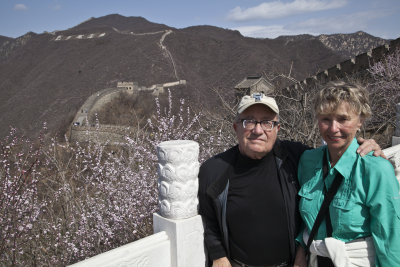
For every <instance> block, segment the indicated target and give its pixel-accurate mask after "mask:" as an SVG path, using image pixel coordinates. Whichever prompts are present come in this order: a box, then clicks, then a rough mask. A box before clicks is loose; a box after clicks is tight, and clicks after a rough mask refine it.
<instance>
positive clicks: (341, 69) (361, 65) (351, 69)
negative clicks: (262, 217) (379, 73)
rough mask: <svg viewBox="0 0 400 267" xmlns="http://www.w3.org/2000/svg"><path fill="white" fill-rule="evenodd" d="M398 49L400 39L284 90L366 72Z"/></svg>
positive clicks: (399, 47)
mask: <svg viewBox="0 0 400 267" xmlns="http://www.w3.org/2000/svg"><path fill="white" fill-rule="evenodd" d="M396 49H400V38H397V39H395V40H392V41H391V42H390V44H389V45H382V46H378V47H376V48H374V49H372V50H371V51H369V52H366V53H363V54H360V55H357V56H356V57H355V58H351V59H348V60H345V61H343V62H341V63H339V64H336V65H335V66H332V67H330V68H328V69H326V70H324V71H321V72H319V73H317V74H315V75H314V76H312V77H309V78H306V79H304V80H303V81H300V82H298V83H295V84H292V85H290V86H288V87H287V88H286V90H295V89H298V88H299V86H301V87H309V86H314V85H316V84H324V83H327V82H329V81H333V80H337V79H341V78H344V77H347V76H348V75H351V74H354V73H358V72H361V71H365V70H367V69H368V68H369V67H370V66H371V65H372V64H374V63H375V62H378V61H380V60H381V59H382V58H383V57H384V56H385V55H387V54H390V53H392V52H394V51H395V50H396Z"/></svg>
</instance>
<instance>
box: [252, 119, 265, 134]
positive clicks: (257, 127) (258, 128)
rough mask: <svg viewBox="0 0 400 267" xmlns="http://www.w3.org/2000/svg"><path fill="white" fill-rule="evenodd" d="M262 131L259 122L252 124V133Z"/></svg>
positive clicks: (260, 132)
mask: <svg viewBox="0 0 400 267" xmlns="http://www.w3.org/2000/svg"><path fill="white" fill-rule="evenodd" d="M263 132H264V130H263V128H262V127H261V123H260V122H257V123H256V125H255V126H254V129H253V133H255V134H262V133H263Z"/></svg>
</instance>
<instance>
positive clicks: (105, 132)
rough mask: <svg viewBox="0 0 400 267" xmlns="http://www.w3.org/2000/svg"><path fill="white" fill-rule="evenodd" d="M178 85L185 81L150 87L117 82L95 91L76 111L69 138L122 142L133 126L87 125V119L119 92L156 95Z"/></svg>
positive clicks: (71, 139)
mask: <svg viewBox="0 0 400 267" xmlns="http://www.w3.org/2000/svg"><path fill="white" fill-rule="evenodd" d="M178 85H186V81H185V80H180V81H176V82H168V83H164V84H154V85H152V86H150V87H144V86H139V85H138V84H137V83H134V82H118V83H117V87H116V88H107V89H103V90H101V91H98V92H96V93H95V94H93V95H91V96H89V97H88V99H87V100H86V101H85V103H83V105H82V106H81V108H80V109H79V110H78V112H77V113H76V115H75V117H74V120H73V123H72V125H71V128H70V135H69V140H70V141H79V142H85V141H88V140H91V141H95V142H101V143H110V142H111V143H112V144H120V143H123V140H124V136H126V135H129V134H132V131H133V128H130V127H126V126H117V125H104V124H99V125H88V121H89V120H88V119H89V118H90V117H91V116H92V115H95V113H97V112H98V111H99V110H100V109H101V108H102V107H103V106H104V105H105V104H107V103H109V102H110V101H112V100H113V99H115V98H116V97H118V96H119V95H120V94H121V93H124V92H126V93H128V94H135V93H138V92H149V93H151V94H152V95H154V96H157V95H159V94H162V93H164V91H165V88H171V87H174V86H178Z"/></svg>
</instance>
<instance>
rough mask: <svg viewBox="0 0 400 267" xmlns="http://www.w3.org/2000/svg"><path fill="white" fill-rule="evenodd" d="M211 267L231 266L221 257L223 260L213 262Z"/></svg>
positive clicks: (226, 259) (225, 258)
mask: <svg viewBox="0 0 400 267" xmlns="http://www.w3.org/2000/svg"><path fill="white" fill-rule="evenodd" d="M212 267H232V265H231V263H230V262H229V260H228V258H227V257H223V258H219V259H216V260H213V265H212Z"/></svg>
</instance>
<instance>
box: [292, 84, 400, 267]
mask: <svg viewBox="0 0 400 267" xmlns="http://www.w3.org/2000/svg"><path fill="white" fill-rule="evenodd" d="M314 109H315V113H316V117H317V120H318V126H319V131H320V134H321V137H322V138H323V139H324V141H325V142H326V145H325V146H322V147H319V148H317V149H313V150H309V151H306V152H304V154H303V155H302V157H301V159H300V163H299V170H298V175H299V182H300V185H301V189H300V191H299V195H300V197H301V200H300V205H299V208H300V213H301V217H302V219H303V221H304V224H305V229H304V231H303V233H302V234H300V235H299V236H298V238H297V241H298V242H299V243H301V244H303V246H304V247H305V244H307V243H308V241H309V239H310V237H311V239H310V241H309V243H308V246H309V248H307V249H308V251H309V253H310V258H309V264H310V266H319V267H325V266H340V267H342V266H385V267H387V266H393V267H394V266H400V195H399V183H398V181H397V180H396V177H395V174H394V170H393V167H392V165H391V164H390V163H389V161H387V160H386V159H383V158H380V157H373V156H371V154H368V155H366V156H364V157H362V156H360V155H359V154H357V153H356V150H357V148H358V144H357V141H356V139H355V136H356V133H357V132H358V131H359V129H360V127H361V126H362V124H363V122H364V120H365V119H366V118H368V117H369V116H370V115H371V109H370V106H369V103H368V93H367V91H366V90H365V89H364V88H363V87H361V86H358V85H354V84H349V83H344V82H334V83H329V84H328V85H327V86H325V87H324V88H323V89H322V90H321V91H320V92H319V93H318V95H317V96H316V101H315V105H314ZM324 166H325V167H324ZM334 187H336V192H335V190H334ZM329 195H331V197H329ZM330 198H331V201H330V202H329V201H327V200H328V199H330ZM324 199H327V200H325V203H323V202H324ZM323 207H326V209H325V212H324V208H323ZM320 210H321V211H320ZM319 213H320V214H319ZM317 217H319V218H318V219H317ZM316 219H317V220H316ZM316 221H319V222H317V223H316ZM314 224H316V225H315V226H314ZM318 224H319V225H318ZM313 227H314V230H313ZM310 235H311V236H310ZM308 251H307V252H308ZM301 259H302V257H300V256H299V257H298V258H297V259H296V263H295V266H304V264H305V263H304V261H301Z"/></svg>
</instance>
